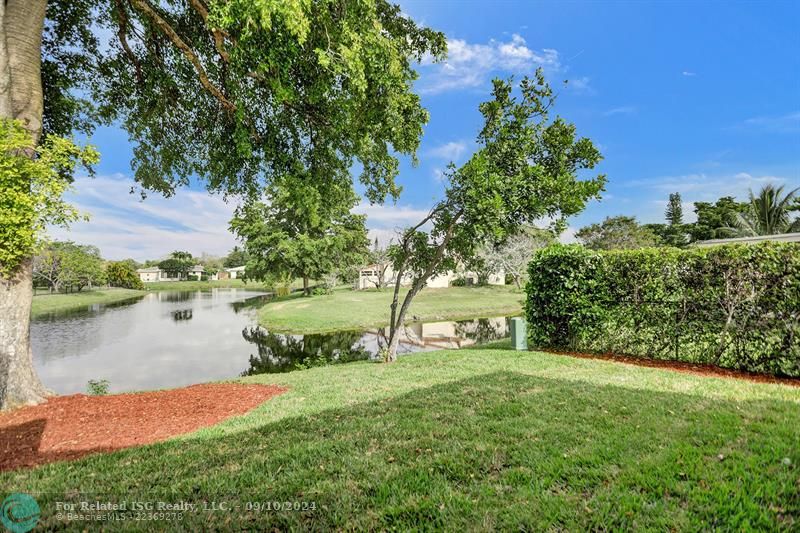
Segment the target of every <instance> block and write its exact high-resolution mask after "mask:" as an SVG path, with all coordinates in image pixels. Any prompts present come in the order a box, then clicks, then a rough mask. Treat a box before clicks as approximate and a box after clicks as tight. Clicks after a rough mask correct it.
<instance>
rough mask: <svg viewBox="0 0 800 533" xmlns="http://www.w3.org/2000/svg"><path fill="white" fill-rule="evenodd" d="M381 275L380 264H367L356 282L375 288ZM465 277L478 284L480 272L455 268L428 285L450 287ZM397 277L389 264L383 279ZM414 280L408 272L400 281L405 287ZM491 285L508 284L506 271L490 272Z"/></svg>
mask: <svg viewBox="0 0 800 533" xmlns="http://www.w3.org/2000/svg"><path fill="white" fill-rule="evenodd" d="M379 277H380V265H375V264H372V265H367V266H365V267H363V268H362V269H361V270H359V273H358V282H357V284H356V288H357V289H359V290H363V289H374V288H375V284H376V283H377V281H378V279H379ZM459 278H461V279H463V280H464V281H465V282H466V284H467V285H477V283H478V274H477V273H475V272H471V271H464V272H456V271H453V270H450V271H447V272H446V273H444V274H441V275H439V276H434V277H432V278H431V279H429V280H428V283H427V285H426V286H428V287H432V288H435V289H437V288H438V289H441V288H445V287H449V286H450V285H451V284H452V283H453V282H454V281H455V280H457V279H459ZM396 279H397V277H396V276H395V273H394V269H393V268H392V266H391V265H389V266H388V267H387V268H386V270H384V272H383V280H384V285H385V286H390V285H394V283H395V280H396ZM411 281H412V277H411V276H410V275H408V274H405V275H404V276H403V279H402V280H401V281H400V285H401V286H403V287H405V286H407V285H410V284H411ZM488 282H489V285H505V284H506V273H505V272H504V271H502V270H498V271H497V272H493V273H491V274H489V279H488Z"/></svg>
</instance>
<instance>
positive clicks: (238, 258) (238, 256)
mask: <svg viewBox="0 0 800 533" xmlns="http://www.w3.org/2000/svg"><path fill="white" fill-rule="evenodd" d="M249 259H250V256H249V255H248V254H247V252H245V251H244V250H242V249H241V248H239V247H238V246H234V247H233V250H231V252H230V253H229V254H228V255H227V256H226V257H225V259H223V260H222V266H224V267H225V268H234V267H239V266H244V265H246V264H247V261H248V260H249Z"/></svg>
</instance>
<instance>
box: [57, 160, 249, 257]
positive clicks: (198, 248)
mask: <svg viewBox="0 0 800 533" xmlns="http://www.w3.org/2000/svg"><path fill="white" fill-rule="evenodd" d="M134 185H135V182H134V181H133V180H132V179H130V178H127V177H125V176H122V175H119V174H117V175H114V176H99V177H97V178H88V177H81V178H78V179H76V180H75V191H74V192H73V193H70V195H69V196H68V198H67V199H68V200H69V201H70V202H71V203H73V204H74V205H76V206H77V207H78V209H79V210H80V211H81V212H83V213H87V214H89V215H90V220H89V221H88V222H79V223H75V224H73V225H72V226H71V227H70V228H69V229H64V228H50V229H49V231H48V234H49V236H50V237H51V238H53V239H59V240H72V241H75V242H79V243H82V244H94V245H96V246H98V247H99V248H100V251H101V252H102V254H103V257H106V258H108V259H123V258H128V257H132V258H134V259H137V260H144V259H153V258H160V257H163V256H164V255H166V254H168V253H169V252H171V251H173V250H188V251H190V252H192V253H193V254H195V255H200V254H201V253H203V252H206V253H210V254H215V255H223V254H226V253H227V252H228V251H229V250H230V249H231V248H232V247H233V245H234V244H235V239H234V237H233V235H232V234H231V233H230V232H229V231H228V223H229V221H230V218H231V216H232V214H233V210H234V207H235V206H234V205H233V204H230V203H226V202H225V201H223V200H222V198H220V197H219V196H211V195H209V194H208V193H206V192H204V191H191V190H179V191H178V192H177V193H176V194H175V196H173V197H172V198H164V197H162V196H160V195H158V194H155V193H153V194H151V195H150V196H148V197H147V198H146V199H145V200H141V198H140V196H138V195H136V194H130V191H131V187H133V186H134Z"/></svg>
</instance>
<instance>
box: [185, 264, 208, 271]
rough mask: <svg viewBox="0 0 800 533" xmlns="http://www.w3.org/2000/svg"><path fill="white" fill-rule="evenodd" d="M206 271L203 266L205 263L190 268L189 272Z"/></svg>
mask: <svg viewBox="0 0 800 533" xmlns="http://www.w3.org/2000/svg"><path fill="white" fill-rule="evenodd" d="M204 271H205V268H203V265H195V266H193V267H192V268H190V269H189V272H204Z"/></svg>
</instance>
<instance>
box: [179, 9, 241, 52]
mask: <svg viewBox="0 0 800 533" xmlns="http://www.w3.org/2000/svg"><path fill="white" fill-rule="evenodd" d="M189 5H190V6H192V8H194V10H195V11H197V13H198V14H199V15H200V17H201V18H202V19H203V22H205V23H206V26H208V9H207V8H206V6H205V5H203V2H201V1H200V0H189ZM208 29H209V30H211V35H212V36H213V37H214V46H215V47H216V48H217V52H219V56H220V57H221V58H222V60H223V61H224V62H225V63H229V62H230V60H231V56H230V54H229V53H228V51H227V50H225V37H226V36H227V34H226V33H225V32H223V31H222V30H220V29H218V28H208Z"/></svg>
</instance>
